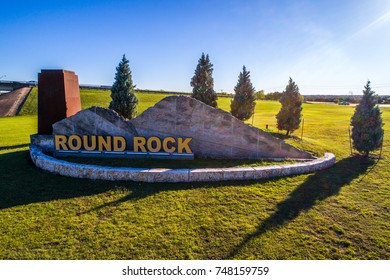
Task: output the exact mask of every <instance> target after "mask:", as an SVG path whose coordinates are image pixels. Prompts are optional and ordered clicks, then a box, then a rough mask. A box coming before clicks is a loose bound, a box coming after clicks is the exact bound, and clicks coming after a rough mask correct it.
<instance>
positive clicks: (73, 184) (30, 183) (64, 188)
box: [0, 151, 253, 214]
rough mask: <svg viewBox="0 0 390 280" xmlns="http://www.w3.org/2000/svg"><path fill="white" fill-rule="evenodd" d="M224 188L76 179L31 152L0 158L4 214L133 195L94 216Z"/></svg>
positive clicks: (208, 184) (215, 184) (207, 184)
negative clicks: (120, 192)
mask: <svg viewBox="0 0 390 280" xmlns="http://www.w3.org/2000/svg"><path fill="white" fill-rule="evenodd" d="M248 184H253V181H252V182H237V183H235V185H237V186H240V185H248ZM224 185H226V182H205V183H191V184H188V183H139V182H129V181H116V182H110V181H103V180H89V179H75V178H69V177H64V176H60V175H54V174H51V173H49V172H46V171H43V170H40V169H38V168H37V167H36V166H35V165H34V164H33V163H32V161H31V159H30V155H29V152H28V151H18V152H11V153H5V154H1V155H0V210H1V209H5V208H9V207H14V206H19V205H27V204H30V203H36V202H46V201H52V200H57V199H69V198H74V197H81V196H90V195H96V194H100V193H104V192H107V191H109V190H113V189H116V188H118V186H120V188H123V189H126V190H128V191H129V194H128V195H127V196H125V197H123V198H121V199H119V200H117V201H114V202H110V203H107V204H103V205H101V206H99V207H97V208H94V209H91V210H89V211H88V212H90V211H94V210H98V209H101V208H104V207H108V206H115V205H118V204H120V203H123V202H126V201H130V200H138V199H142V198H145V197H148V196H152V195H154V194H157V193H159V192H161V191H175V190H185V189H193V188H215V187H219V186H224ZM80 214H83V213H80Z"/></svg>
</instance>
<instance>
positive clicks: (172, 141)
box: [162, 137, 176, 153]
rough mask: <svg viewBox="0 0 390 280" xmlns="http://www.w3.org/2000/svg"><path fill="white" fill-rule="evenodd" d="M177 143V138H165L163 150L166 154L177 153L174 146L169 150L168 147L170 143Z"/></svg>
mask: <svg viewBox="0 0 390 280" xmlns="http://www.w3.org/2000/svg"><path fill="white" fill-rule="evenodd" d="M169 142H170V143H176V140H175V138H173V137H167V138H164V140H163V143H162V146H163V150H164V152H166V153H174V152H175V151H176V147H174V146H173V145H172V146H171V147H170V148H169V147H168V143H169Z"/></svg>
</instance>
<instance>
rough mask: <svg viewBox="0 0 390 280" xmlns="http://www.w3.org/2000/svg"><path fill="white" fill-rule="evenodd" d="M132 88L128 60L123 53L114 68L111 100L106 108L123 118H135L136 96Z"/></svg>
mask: <svg viewBox="0 0 390 280" xmlns="http://www.w3.org/2000/svg"><path fill="white" fill-rule="evenodd" d="M134 88H135V86H134V85H133V80H132V77H131V70H130V66H129V61H128V60H127V59H126V56H125V55H123V57H122V60H121V61H120V62H119V65H118V67H117V68H116V73H115V81H114V84H113V85H112V88H111V99H112V101H111V102H110V105H109V107H108V108H110V109H112V110H114V111H116V112H117V113H118V114H119V115H121V116H123V117H125V118H128V119H132V118H135V116H136V115H137V107H138V97H137V96H136V95H135V90H134Z"/></svg>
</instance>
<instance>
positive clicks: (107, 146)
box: [98, 136, 112, 152]
mask: <svg viewBox="0 0 390 280" xmlns="http://www.w3.org/2000/svg"><path fill="white" fill-rule="evenodd" d="M103 148H104V150H106V151H107V152H111V149H112V148H111V136H107V137H106V139H105V138H104V136H98V150H99V151H103Z"/></svg>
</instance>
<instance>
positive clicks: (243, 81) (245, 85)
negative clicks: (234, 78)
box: [230, 66, 256, 121]
mask: <svg viewBox="0 0 390 280" xmlns="http://www.w3.org/2000/svg"><path fill="white" fill-rule="evenodd" d="M249 73H250V72H249V71H246V68H245V66H243V67H242V72H241V73H240V75H239V76H238V82H237V85H236V87H235V88H234V93H235V94H234V98H233V100H232V102H231V103H230V112H231V113H232V115H233V116H235V117H236V118H237V119H240V120H242V121H246V120H247V119H249V118H250V117H251V116H252V115H253V113H254V111H255V106H256V102H255V100H256V94H255V88H254V87H253V86H252V83H251V80H250V75H249Z"/></svg>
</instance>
